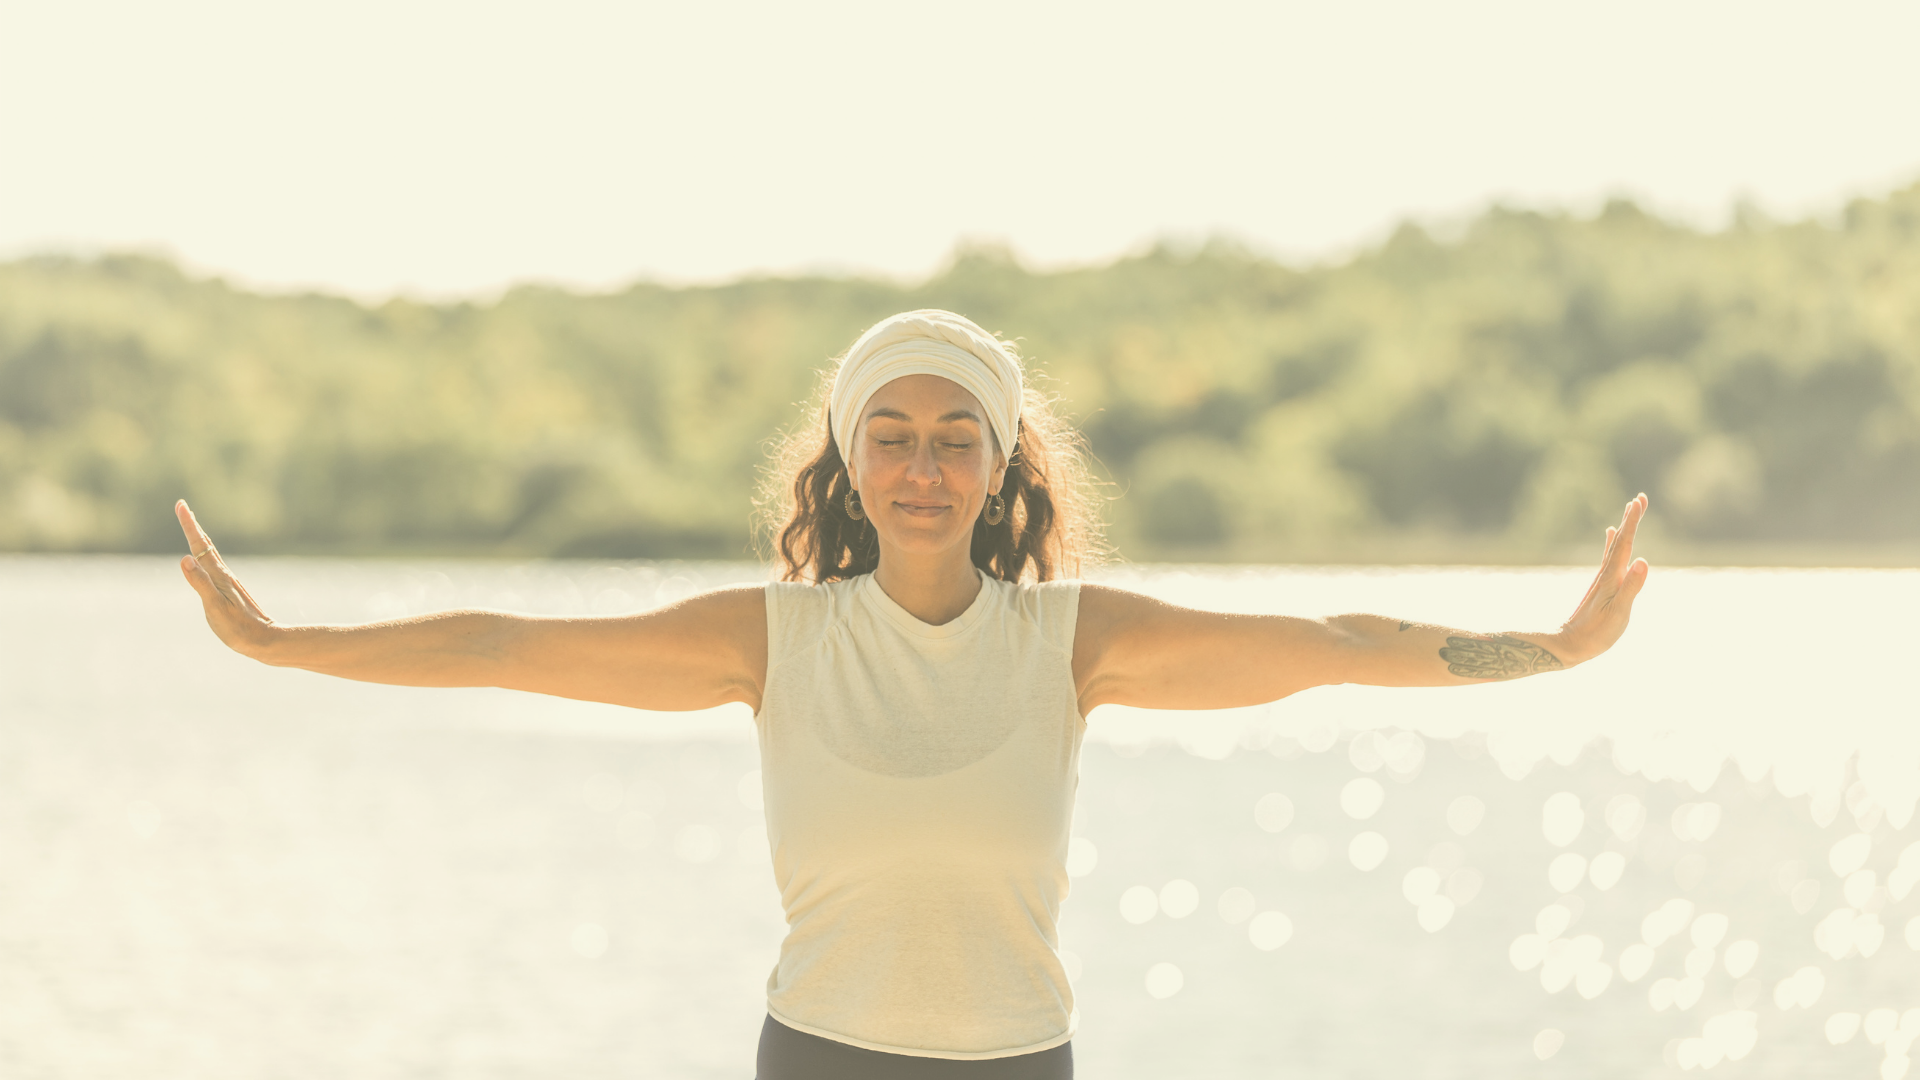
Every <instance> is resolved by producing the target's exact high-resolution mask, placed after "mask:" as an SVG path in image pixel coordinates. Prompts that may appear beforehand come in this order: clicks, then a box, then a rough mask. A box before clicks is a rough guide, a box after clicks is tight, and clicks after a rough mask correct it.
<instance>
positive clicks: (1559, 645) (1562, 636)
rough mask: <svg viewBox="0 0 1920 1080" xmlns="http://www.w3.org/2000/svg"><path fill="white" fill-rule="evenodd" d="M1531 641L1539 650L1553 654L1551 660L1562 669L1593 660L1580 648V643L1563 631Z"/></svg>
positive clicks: (1543, 635) (1540, 636) (1542, 635)
mask: <svg viewBox="0 0 1920 1080" xmlns="http://www.w3.org/2000/svg"><path fill="white" fill-rule="evenodd" d="M1533 640H1534V641H1535V642H1537V643H1538V644H1539V646H1540V647H1541V648H1543V649H1545V650H1547V652H1549V653H1551V654H1553V658H1554V659H1555V660H1558V661H1560V666H1561V667H1562V668H1570V667H1573V666H1575V665H1576V664H1584V663H1586V662H1587V661H1588V660H1591V659H1593V657H1592V656H1591V655H1589V654H1588V652H1587V650H1586V649H1584V648H1583V647H1582V646H1581V644H1580V642H1578V641H1577V640H1575V639H1574V637H1573V635H1571V634H1569V633H1567V632H1566V631H1565V630H1559V631H1556V632H1554V633H1551V634H1541V635H1539V636H1537V637H1534V638H1533Z"/></svg>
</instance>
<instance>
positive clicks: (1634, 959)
mask: <svg viewBox="0 0 1920 1080" xmlns="http://www.w3.org/2000/svg"><path fill="white" fill-rule="evenodd" d="M1651 967H1653V949H1652V948H1651V947H1649V946H1648V945H1647V944H1646V943H1645V942H1640V941H1636V942H1634V943H1633V944H1631V945H1629V946H1627V947H1626V948H1625V949H1624V950H1622V951H1621V953H1620V977H1621V978H1623V979H1625V980H1627V981H1628V982H1639V981H1640V979H1641V977H1642V976H1644V975H1645V974H1646V973H1647V970H1648V969H1649V968H1651Z"/></svg>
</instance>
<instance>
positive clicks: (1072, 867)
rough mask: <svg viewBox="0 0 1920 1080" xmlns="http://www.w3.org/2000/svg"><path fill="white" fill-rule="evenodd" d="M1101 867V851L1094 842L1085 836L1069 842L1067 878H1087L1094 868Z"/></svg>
mask: <svg viewBox="0 0 1920 1080" xmlns="http://www.w3.org/2000/svg"><path fill="white" fill-rule="evenodd" d="M1098 865H1100V849H1099V848H1097V847H1094V846H1093V841H1091V840H1089V839H1087V838H1086V837H1084V836H1076V837H1074V838H1073V839H1071V840H1069V841H1067V876H1068V877H1076V878H1081V877H1086V876H1087V875H1088V874H1091V873H1093V868H1094V867H1096V866H1098Z"/></svg>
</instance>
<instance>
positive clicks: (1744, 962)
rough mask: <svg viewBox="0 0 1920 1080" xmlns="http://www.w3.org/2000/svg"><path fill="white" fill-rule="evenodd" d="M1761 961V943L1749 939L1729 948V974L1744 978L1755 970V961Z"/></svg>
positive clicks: (1727, 961) (1735, 943)
mask: <svg viewBox="0 0 1920 1080" xmlns="http://www.w3.org/2000/svg"><path fill="white" fill-rule="evenodd" d="M1758 959H1760V943H1759V942H1757V941H1754V940H1753V939H1751V938H1748V939H1746V940H1743V941H1736V942H1734V943H1733V944H1731V945H1729V946H1727V960H1726V963H1727V974H1729V975H1731V976H1733V977H1734V978H1736V979H1738V978H1742V977H1744V976H1745V975H1746V973H1747V972H1749V971H1752V970H1753V965H1754V961H1756V960H1758Z"/></svg>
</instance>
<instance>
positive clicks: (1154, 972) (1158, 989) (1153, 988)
mask: <svg viewBox="0 0 1920 1080" xmlns="http://www.w3.org/2000/svg"><path fill="white" fill-rule="evenodd" d="M1186 983H1187V977H1186V976H1185V975H1182V974H1181V973H1180V969H1179V968H1177V967H1174V966H1173V965H1172V964H1165V963H1162V964H1155V965H1153V966H1152V967H1150V968H1148V969H1147V993H1149V994H1151V995H1152V996H1153V997H1154V998H1155V999H1157V1000H1161V1001H1165V1000H1166V999H1167V998H1170V997H1172V996H1173V995H1175V994H1177V993H1179V992H1180V988H1181V987H1182V986H1185V985H1186Z"/></svg>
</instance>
